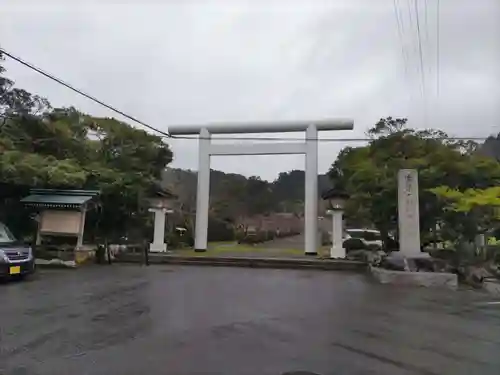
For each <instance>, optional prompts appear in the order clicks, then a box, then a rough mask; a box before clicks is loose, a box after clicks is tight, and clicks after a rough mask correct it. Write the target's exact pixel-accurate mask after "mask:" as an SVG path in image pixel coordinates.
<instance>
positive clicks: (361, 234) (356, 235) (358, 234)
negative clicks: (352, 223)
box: [346, 230, 364, 238]
mask: <svg viewBox="0 0 500 375" xmlns="http://www.w3.org/2000/svg"><path fill="white" fill-rule="evenodd" d="M346 232H347V234H348V235H349V236H351V237H352V238H364V231H362V230H347V231H346Z"/></svg>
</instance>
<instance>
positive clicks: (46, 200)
mask: <svg viewBox="0 0 500 375" xmlns="http://www.w3.org/2000/svg"><path fill="white" fill-rule="evenodd" d="M98 196H99V191H97V190H59V189H31V190H30V195H28V196H27V197H25V198H23V199H21V202H22V203H24V204H25V205H26V206H30V207H36V208H53V209H81V208H82V207H83V206H84V205H86V204H87V203H89V202H92V201H95V199H96V198H97V197H98Z"/></svg>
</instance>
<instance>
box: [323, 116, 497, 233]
mask: <svg viewBox="0 0 500 375" xmlns="http://www.w3.org/2000/svg"><path fill="white" fill-rule="evenodd" d="M406 123H407V121H406V119H393V118H391V117H388V118H386V119H381V120H380V121H379V122H377V124H376V125H375V126H374V127H373V128H372V129H370V130H369V131H368V135H369V136H370V138H371V140H370V142H369V143H368V145H366V146H363V147H356V148H345V149H344V150H342V151H341V152H340V154H339V156H338V158H337V160H336V161H335V162H334V164H333V165H332V168H331V169H330V171H329V176H330V178H331V180H332V182H333V184H335V185H337V186H340V187H343V188H345V189H346V190H347V192H348V193H349V194H350V196H351V198H350V200H349V202H348V206H347V210H346V216H347V217H352V218H356V219H357V220H359V221H365V222H366V221H367V220H366V219H368V221H369V222H370V223H372V224H373V225H374V226H375V227H377V228H378V229H379V230H380V231H381V232H382V234H383V236H384V237H387V234H388V233H389V232H392V231H396V229H397V173H398V171H399V170H400V169H403V168H412V169H417V170H418V171H419V187H420V192H419V199H420V217H421V223H420V228H421V232H422V237H423V239H424V242H425V241H426V240H427V239H428V238H429V235H430V232H431V229H433V228H435V227H436V224H437V223H438V222H440V221H442V220H445V219H446V217H445V216H446V215H444V213H443V212H444V211H443V208H444V203H443V202H442V201H441V200H439V199H438V198H437V197H436V195H435V194H433V193H431V192H430V190H429V189H432V188H435V187H437V186H441V185H445V186H448V187H450V188H451V189H462V190H463V189H467V188H472V187H474V186H476V187H478V188H487V187H490V186H495V184H497V183H498V182H500V164H499V163H498V162H496V161H494V160H492V159H489V158H485V157H482V156H480V155H478V154H476V153H471V152H470V150H471V148H473V145H471V144H470V143H467V144H464V143H463V142H456V141H453V140H451V139H449V138H448V137H447V135H446V133H444V132H442V131H439V130H432V129H428V130H423V131H418V130H414V129H411V128H408V127H406Z"/></svg>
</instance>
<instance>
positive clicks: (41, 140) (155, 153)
mask: <svg viewBox="0 0 500 375" xmlns="http://www.w3.org/2000/svg"><path fill="white" fill-rule="evenodd" d="M0 58H1V56H0ZM4 72H5V69H3V67H2V66H1V65H0V116H1V118H0V151H1V153H0V181H2V182H4V183H8V184H16V185H24V186H30V187H41V188H84V189H97V190H99V191H100V192H101V203H102V205H101V209H100V212H99V215H98V216H99V217H100V229H101V232H103V231H104V232H107V233H114V234H115V235H117V236H118V235H120V236H129V235H130V234H131V232H133V231H134V229H137V231H138V232H141V231H142V230H144V229H145V228H146V227H147V226H148V224H149V221H150V218H149V216H150V215H149V213H148V212H147V209H146V208H147V207H146V206H145V200H144V198H146V197H147V195H148V193H149V192H150V191H151V190H152V189H154V188H155V187H156V186H157V185H158V183H159V181H160V179H161V175H162V172H163V170H164V168H165V166H166V165H168V164H169V163H170V162H171V160H172V152H171V150H170V148H169V146H168V145H167V144H166V143H165V142H164V141H163V140H162V138H161V137H158V136H155V135H152V134H149V133H147V132H145V131H143V130H140V129H137V128H134V127H132V126H130V125H128V124H126V123H124V122H122V121H119V120H117V119H114V118H97V117H93V116H91V115H88V114H84V113H81V112H79V111H78V110H76V109H75V108H72V107H70V108H51V106H50V104H49V103H48V101H47V100H45V99H43V98H40V97H38V96H36V95H32V94H30V93H29V92H27V91H25V90H22V89H19V88H16V87H14V84H13V82H12V81H11V80H9V79H8V78H6V77H5V76H4V75H3V73H4ZM89 221H91V222H92V221H94V222H96V221H97V216H96V214H95V213H93V214H90V215H89ZM92 227H93V224H92V225H90V228H92Z"/></svg>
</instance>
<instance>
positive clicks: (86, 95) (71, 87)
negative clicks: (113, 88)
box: [0, 48, 170, 138]
mask: <svg viewBox="0 0 500 375" xmlns="http://www.w3.org/2000/svg"><path fill="white" fill-rule="evenodd" d="M0 54H4V55H5V56H8V57H10V58H11V59H12V60H15V61H17V62H18V63H20V64H22V65H24V66H26V67H28V68H30V69H32V70H34V71H35V72H37V73H39V74H41V75H43V76H45V77H46V78H49V79H51V80H52V81H55V82H57V83H59V84H60V85H63V86H65V87H66V88H68V89H70V90H72V91H74V92H76V93H77V94H80V95H82V96H84V97H86V98H87V99H90V100H92V101H94V102H96V103H97V104H100V105H102V106H103V107H106V108H108V109H110V110H111V111H113V112H115V113H118V114H119V115H122V116H123V117H125V118H128V119H129V120H132V121H134V122H136V123H138V124H140V125H142V126H144V127H146V128H148V129H150V130H153V131H155V132H157V133H159V134H161V135H163V136H165V137H167V138H170V134H168V133H167V132H164V131H163V130H160V129H157V128H155V127H153V126H151V125H148V124H146V123H145V122H143V121H141V120H139V119H137V118H136V117H133V116H131V115H128V114H126V113H125V112H123V111H121V110H119V109H117V108H115V107H113V106H111V105H109V104H106V103H104V102H103V101H102V100H99V99H97V98H96V97H94V96H92V95H90V94H87V93H85V92H83V91H82V90H79V89H77V88H75V87H74V86H72V85H71V84H69V83H67V82H65V81H63V80H62V79H60V78H57V77H55V76H54V75H52V74H50V73H47V72H46V71H44V70H42V69H40V68H37V67H36V66H34V65H33V64H30V63H28V62H26V61H24V60H23V59H21V58H20V57H17V56H15V55H13V54H11V53H9V52H7V51H6V50H5V49H3V48H0Z"/></svg>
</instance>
